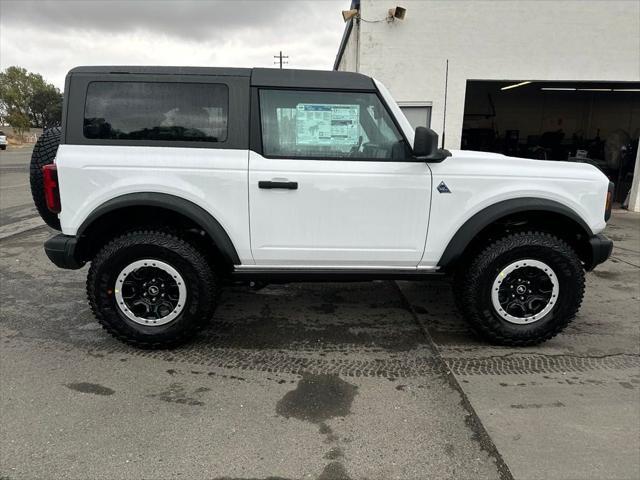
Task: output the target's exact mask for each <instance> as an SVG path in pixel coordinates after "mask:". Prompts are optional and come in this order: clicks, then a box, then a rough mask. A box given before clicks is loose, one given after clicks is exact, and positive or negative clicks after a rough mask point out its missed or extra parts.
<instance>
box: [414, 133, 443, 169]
mask: <svg viewBox="0 0 640 480" xmlns="http://www.w3.org/2000/svg"><path fill="white" fill-rule="evenodd" d="M413 154H414V155H415V157H416V159H418V160H421V161H425V162H441V161H443V160H444V159H445V158H447V157H450V156H451V152H450V151H449V150H445V149H444V148H438V134H437V133H436V132H434V131H433V130H431V129H430V128H427V127H416V134H415V137H414V140H413Z"/></svg>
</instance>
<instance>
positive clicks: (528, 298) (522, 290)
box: [491, 258, 560, 325]
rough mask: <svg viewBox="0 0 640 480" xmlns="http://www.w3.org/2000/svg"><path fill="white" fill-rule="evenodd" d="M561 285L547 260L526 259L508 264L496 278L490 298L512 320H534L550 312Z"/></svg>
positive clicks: (499, 311) (532, 321) (504, 315)
mask: <svg viewBox="0 0 640 480" xmlns="http://www.w3.org/2000/svg"><path fill="white" fill-rule="evenodd" d="M559 292H560V285H559V283H558V277H557V275H556V274H555V272H554V271H553V269H552V268H551V267H550V266H549V265H547V264H546V263H544V262H541V261H539V260H533V259H529V258H528V259H523V260H518V261H516V262H513V263H511V264H510V265H507V266H506V267H505V268H503V269H502V270H501V271H500V272H499V273H498V274H497V275H496V278H495V280H494V281H493V285H492V287H491V302H492V304H493V308H494V309H495V311H496V312H497V313H498V315H499V316H500V317H501V318H503V319H504V320H506V321H507V322H510V323H515V324H518V325H524V324H531V323H535V322H537V321H539V320H540V319H542V318H543V317H544V316H545V315H547V314H548V313H549V312H550V311H551V309H552V308H553V306H554V305H555V304H556V303H557V301H558V294H559Z"/></svg>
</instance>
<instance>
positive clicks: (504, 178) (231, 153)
mask: <svg viewBox="0 0 640 480" xmlns="http://www.w3.org/2000/svg"><path fill="white" fill-rule="evenodd" d="M376 85H377V88H378V89H379V92H380V94H381V95H382V97H383V98H384V100H385V102H386V103H387V105H388V106H389V109H390V111H391V113H392V114H393V115H394V116H395V117H396V121H397V123H398V125H399V127H400V129H401V130H402V131H403V133H404V135H405V137H406V138H407V140H408V141H409V142H410V143H412V142H413V137H414V133H413V129H412V128H411V126H410V124H409V122H408V121H407V120H406V118H405V117H404V115H403V114H402V111H401V110H400V108H399V107H398V106H397V104H396V102H395V101H394V100H393V98H392V97H391V95H390V94H389V92H388V91H387V89H386V88H385V87H384V85H382V84H381V83H379V82H376ZM452 153H453V156H452V157H449V158H447V159H445V160H444V161H443V162H441V163H429V164H427V163H423V162H408V161H404V162H393V161H362V160H311V159H305V160H293V159H267V158H264V157H263V156H261V155H259V154H257V153H255V152H248V151H247V150H221V149H208V148H175V147H141V146H136V147H127V146H91V145H61V146H60V148H59V150H58V154H57V159H56V163H57V165H58V176H59V183H60V192H61V193H60V195H61V202H62V212H61V214H60V221H61V225H62V231H63V233H64V234H66V235H75V234H76V232H77V230H78V227H79V226H80V225H81V224H82V223H83V221H84V220H85V219H86V218H87V217H88V216H89V215H90V214H91V213H92V212H93V211H94V210H95V209H97V208H98V207H100V206H101V205H102V204H104V203H105V202H107V201H108V200H111V199H113V198H116V197H119V196H121V195H125V194H129V193H138V192H157V193H165V194H170V195H175V196H177V197H180V198H183V199H186V200H189V201H191V202H193V203H195V204H196V205H199V206H200V207H202V208H203V209H205V210H206V211H207V212H209V213H210V214H211V215H212V216H213V217H214V218H215V219H216V220H217V221H218V222H219V223H220V225H221V226H222V227H223V228H224V229H225V231H226V232H227V234H228V235H229V238H230V239H231V241H232V242H233V244H234V246H235V248H236V251H237V253H238V256H239V257H240V261H241V264H242V267H243V268H251V267H252V266H253V267H254V268H260V267H281V268H293V267H306V268H394V269H397V268H400V269H402V268H405V269H416V268H418V269H434V268H436V266H437V264H438V261H439V260H440V258H441V256H442V254H443V252H444V251H445V249H446V247H447V245H448V244H449V242H450V240H451V239H452V238H453V236H454V235H455V234H456V232H457V231H458V230H459V228H460V227H461V226H462V225H463V224H464V223H465V222H466V221H467V220H468V219H470V218H471V217H472V216H473V215H474V214H476V213H478V212H480V211H481V210H483V209H484V208H486V207H489V206H490V205H492V204H495V203H498V202H501V201H504V200H510V199H516V198H523V197H535V198H542V199H546V200H553V201H555V202H558V203H560V204H562V205H564V206H566V207H568V208H569V209H570V210H572V211H573V212H575V213H576V214H577V215H578V216H579V217H580V218H581V219H582V220H583V221H584V222H585V223H586V224H587V225H588V226H589V227H590V229H591V230H592V231H593V233H598V232H600V231H602V230H603V229H604V227H605V221H604V213H605V212H604V209H605V199H606V195H607V188H608V179H607V178H606V177H605V176H604V175H603V174H602V173H601V172H600V171H599V170H597V169H596V168H595V167H592V166H590V165H587V164H579V163H569V162H555V161H541V160H528V159H519V158H510V157H505V156H503V155H499V154H493V153H481V152H471V151H453V152H452ZM263 180H266V181H273V180H280V181H294V182H298V189H297V190H279V189H275V190H267V189H260V188H258V182H259V181H263ZM440 182H445V184H446V185H447V187H448V188H449V190H450V192H451V193H439V192H438V191H437V189H436V187H437V185H438V184H439V183H440Z"/></svg>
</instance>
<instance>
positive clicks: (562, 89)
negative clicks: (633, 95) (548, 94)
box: [540, 87, 640, 92]
mask: <svg viewBox="0 0 640 480" xmlns="http://www.w3.org/2000/svg"><path fill="white" fill-rule="evenodd" d="M540 90H547V91H552V92H640V88H575V87H542V88H541V89H540Z"/></svg>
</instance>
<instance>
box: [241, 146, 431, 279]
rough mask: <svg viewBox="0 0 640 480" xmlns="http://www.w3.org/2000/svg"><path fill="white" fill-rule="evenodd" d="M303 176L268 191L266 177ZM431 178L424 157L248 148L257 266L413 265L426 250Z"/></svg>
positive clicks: (252, 230)
mask: <svg viewBox="0 0 640 480" xmlns="http://www.w3.org/2000/svg"><path fill="white" fill-rule="evenodd" d="M276 179H277V180H284V181H293V182H298V189H297V190H264V189H259V188H258V182H259V181H262V180H276ZM430 190H431V178H430V173H429V169H428V167H427V165H426V164H424V163H416V162H370V161H349V160H346V161H340V160H292V159H287V160H283V159H267V158H264V157H262V156H261V155H258V154H257V153H254V152H251V153H250V160H249V203H250V206H251V243H252V250H253V257H254V259H255V263H256V265H262V266H267V265H268V266H310V267H314V266H315V267H385V266H386V267H400V268H402V267H410V268H415V267H416V265H417V264H418V262H419V261H420V258H421V257H422V252H423V250H424V242H425V238H426V235H427V225H428V223H429V196H430Z"/></svg>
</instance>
